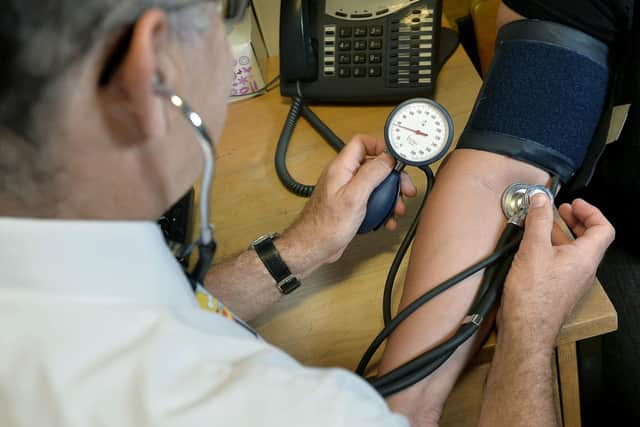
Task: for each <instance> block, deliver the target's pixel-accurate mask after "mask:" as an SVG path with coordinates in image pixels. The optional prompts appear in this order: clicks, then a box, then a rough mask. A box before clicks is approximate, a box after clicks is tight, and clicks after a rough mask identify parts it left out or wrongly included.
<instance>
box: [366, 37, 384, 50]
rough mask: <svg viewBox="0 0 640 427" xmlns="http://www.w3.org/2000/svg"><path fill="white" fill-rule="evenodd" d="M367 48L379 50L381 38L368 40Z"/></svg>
mask: <svg viewBox="0 0 640 427" xmlns="http://www.w3.org/2000/svg"><path fill="white" fill-rule="evenodd" d="M369 49H371V50H380V49H382V40H380V39H373V40H369Z"/></svg>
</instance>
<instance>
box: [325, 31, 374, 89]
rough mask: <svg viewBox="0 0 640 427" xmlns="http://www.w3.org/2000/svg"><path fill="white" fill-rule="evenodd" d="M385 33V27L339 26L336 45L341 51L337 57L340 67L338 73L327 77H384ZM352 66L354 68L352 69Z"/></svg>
mask: <svg viewBox="0 0 640 427" xmlns="http://www.w3.org/2000/svg"><path fill="white" fill-rule="evenodd" d="M384 33H385V29H384V26H383V25H369V26H367V25H356V26H348V25H344V26H341V25H338V26H337V28H336V29H335V34H336V35H337V37H336V38H335V41H334V43H335V46H337V49H338V50H339V51H340V53H339V54H338V55H337V56H338V57H337V63H338V64H339V67H338V69H337V72H336V73H334V74H330V75H327V74H325V75H326V76H327V77H331V76H336V75H337V76H338V77H342V78H348V77H357V78H361V77H372V78H380V77H382V75H383V69H382V62H383V54H382V50H383V49H384V45H385V42H384V39H383V38H382V37H383V36H384ZM325 42H326V35H325ZM325 48H326V43H325ZM351 64H353V65H354V66H353V67H351V66H350V65H351Z"/></svg>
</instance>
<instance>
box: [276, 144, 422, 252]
mask: <svg viewBox="0 0 640 427" xmlns="http://www.w3.org/2000/svg"><path fill="white" fill-rule="evenodd" d="M384 149H385V144H384V142H383V141H382V140H379V139H377V138H374V137H371V136H366V135H357V136H355V137H353V139H352V140H351V141H350V142H349V143H348V144H347V145H346V146H345V147H344V148H343V149H342V151H341V152H340V153H339V154H338V156H337V157H336V158H335V159H334V160H333V161H332V162H331V163H330V164H329V165H328V166H327V167H326V168H325V170H324V171H323V172H322V175H321V176H320V179H319V180H318V183H317V185H316V188H315V190H314V192H313V195H312V196H311V198H310V199H309V202H308V203H307V205H306V206H305V208H304V210H303V212H302V215H301V216H300V218H299V219H298V220H297V221H296V223H295V224H294V225H293V226H292V227H291V228H290V229H289V230H288V231H287V233H286V234H290V235H295V236H296V238H297V239H301V240H303V241H305V242H307V244H308V245H309V246H310V247H313V248H315V251H316V253H315V254H314V255H316V256H318V257H319V262H320V263H321V264H324V263H331V262H334V261H337V260H338V259H339V258H340V256H341V255H342V253H343V252H344V250H345V249H346V247H347V245H348V244H349V243H350V242H351V240H353V238H354V237H355V235H356V233H357V231H358V229H359V228H360V225H361V224H362V221H363V220H364V217H365V214H366V211H367V202H368V200H369V196H370V195H371V193H372V192H373V190H374V189H375V188H376V187H377V186H378V185H379V184H380V183H381V182H382V181H383V180H384V179H385V178H386V177H387V176H388V175H389V174H390V173H391V171H392V170H393V168H394V166H395V161H394V160H393V158H392V157H391V156H390V155H389V154H387V153H384ZM400 191H401V194H402V195H403V196H407V197H414V196H415V195H416V192H417V190H416V187H415V186H414V185H413V183H412V182H411V179H410V178H409V176H408V175H407V174H406V173H404V172H403V173H402V177H401V184H400ZM405 211H406V208H405V205H404V202H403V200H402V197H399V198H398V202H397V203H396V206H395V212H394V213H395V215H404V213H405ZM385 227H386V228H387V229H389V230H395V229H396V227H397V222H396V219H395V218H391V219H389V221H387V223H386V224H385Z"/></svg>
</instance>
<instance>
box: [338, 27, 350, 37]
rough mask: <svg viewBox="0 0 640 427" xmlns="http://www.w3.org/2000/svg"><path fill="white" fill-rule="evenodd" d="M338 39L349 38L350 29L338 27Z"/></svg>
mask: <svg viewBox="0 0 640 427" xmlns="http://www.w3.org/2000/svg"><path fill="white" fill-rule="evenodd" d="M340 37H351V27H340Z"/></svg>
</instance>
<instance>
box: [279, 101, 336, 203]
mask: <svg viewBox="0 0 640 427" xmlns="http://www.w3.org/2000/svg"><path fill="white" fill-rule="evenodd" d="M300 116H303V117H304V118H305V119H307V121H308V122H309V124H311V126H312V127H313V128H314V129H315V130H316V131H317V132H318V133H319V134H320V135H321V136H322V137H323V138H324V139H325V141H327V143H329V145H330V146H331V147H332V148H333V149H334V150H336V151H337V152H339V151H340V150H342V148H343V147H344V142H343V141H342V140H341V139H340V138H339V137H338V136H337V135H336V134H335V133H334V132H333V131H332V130H331V129H329V127H328V126H327V125H326V124H325V123H324V122H323V121H322V120H321V119H320V118H319V117H318V116H317V115H316V114H315V113H314V112H313V111H311V109H310V108H309V107H307V106H306V105H305V103H304V100H303V99H302V97H300V96H296V97H294V98H292V102H291V109H290V110H289V115H288V116H287V120H286V121H285V123H284V127H283V128H282V132H281V134H280V138H279V139H278V145H277V147H276V158H275V162H276V172H277V173H278V178H280V181H281V182H282V184H283V185H284V186H285V188H286V189H287V190H289V191H291V192H292V193H294V194H296V195H298V196H301V197H309V196H311V193H313V190H314V188H315V186H314V185H305V184H302V183H300V182H298V181H297V180H296V179H295V178H294V177H293V176H291V174H290V173H289V169H288V168H287V151H288V150H289V144H290V143H291V137H292V136H293V132H294V130H295V129H296V125H297V124H298V120H299V119H300Z"/></svg>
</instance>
